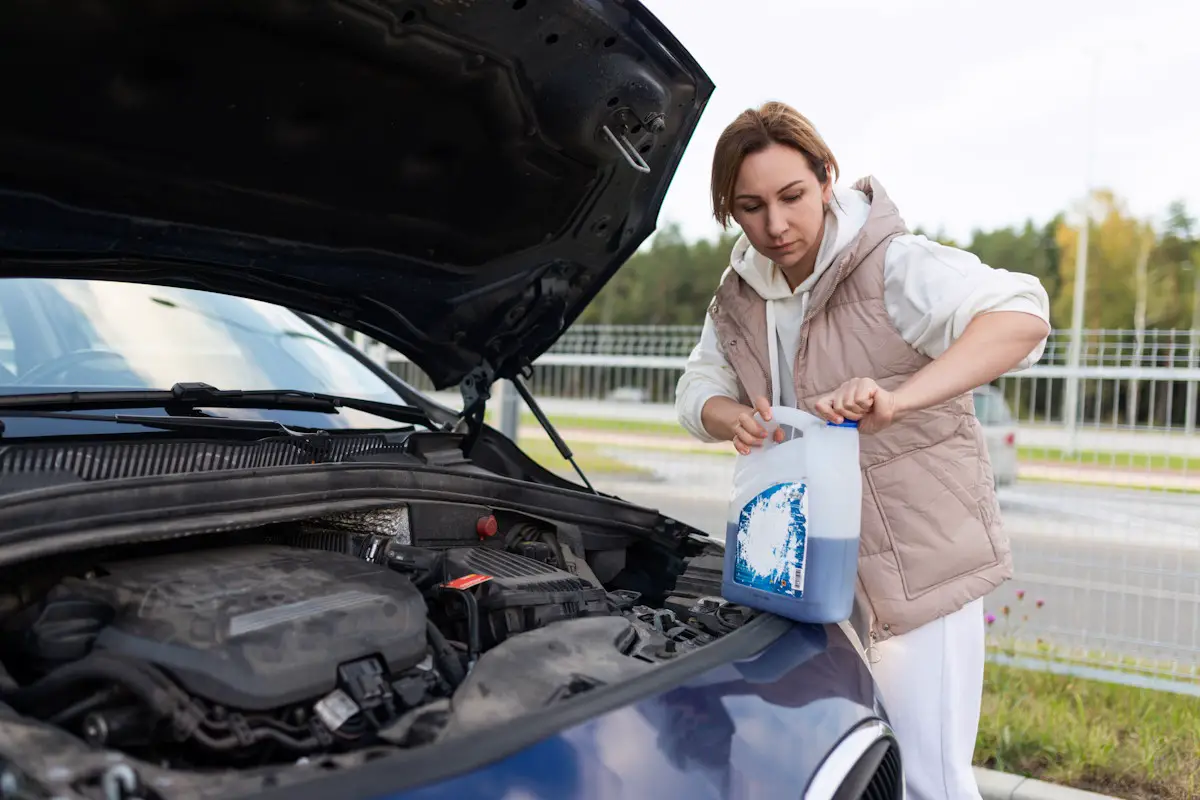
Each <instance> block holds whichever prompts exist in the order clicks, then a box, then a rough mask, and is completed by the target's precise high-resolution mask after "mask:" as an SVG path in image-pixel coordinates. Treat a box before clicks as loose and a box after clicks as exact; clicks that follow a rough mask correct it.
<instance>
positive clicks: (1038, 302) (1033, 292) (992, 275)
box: [883, 234, 1050, 372]
mask: <svg viewBox="0 0 1200 800" xmlns="http://www.w3.org/2000/svg"><path fill="white" fill-rule="evenodd" d="M883 283H884V289H883V293H884V305H885V306H886V307H887V312H888V316H889V317H891V319H892V323H893V324H894V325H895V326H896V330H898V331H899V332H900V335H901V336H902V337H903V338H904V340H905V341H906V342H908V343H909V345H911V346H912V347H913V348H914V349H916V350H917V351H918V352H920V353H923V354H924V355H926V356H928V357H929V358H937V357H938V356H940V355H941V354H942V353H944V352H946V350H947V349H948V348H949V347H950V345H952V344H953V343H954V342H955V341H957V340H958V338H959V337H960V336H962V333H963V331H964V330H965V329H966V327H967V325H968V324H970V322H971V320H973V319H974V318H975V317H976V316H978V315H979V314H986V313H988V312H992V311H1022V312H1025V313H1026V314H1032V315H1034V316H1035V317H1038V318H1040V319H1042V320H1044V321H1045V322H1046V324H1047V327H1048V326H1049V323H1050V297H1049V295H1048V294H1047V293H1046V289H1045V287H1043V286H1042V282H1041V281H1039V280H1038V279H1037V278H1036V277H1034V276H1033V275H1026V274H1024V273H1020V272H1010V271H1008V270H1006V269H996V268H993V267H990V266H988V265H987V264H984V263H983V262H982V261H980V260H979V258H978V257H977V256H975V255H974V254H973V253H970V252H968V251H966V250H960V249H958V248H956V247H948V246H946V245H943V244H938V243H937V242H932V241H930V240H929V239H926V238H925V237H924V236H916V235H911V234H909V235H905V236H898V237H896V238H895V239H893V240H892V243H891V244H890V245H889V246H888V251H887V256H886V257H885V259H884V276H883ZM1045 348H1046V339H1044V338H1043V339H1042V340H1041V341H1040V342H1039V343H1038V345H1037V346H1036V347H1035V348H1034V349H1033V350H1032V352H1030V353H1029V355H1028V356H1026V357H1025V358H1024V359H1023V360H1022V361H1021V363H1020V364H1018V365H1017V366H1016V367H1014V368H1013V370H1012V372H1017V371H1019V370H1023V369H1026V368H1028V367H1030V366H1032V365H1033V364H1035V363H1037V361H1038V360H1039V359H1040V358H1041V357H1042V353H1043V352H1044V351H1045Z"/></svg>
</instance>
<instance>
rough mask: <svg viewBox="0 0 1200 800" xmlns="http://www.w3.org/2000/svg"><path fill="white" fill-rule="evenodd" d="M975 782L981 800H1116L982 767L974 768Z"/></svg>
mask: <svg viewBox="0 0 1200 800" xmlns="http://www.w3.org/2000/svg"><path fill="white" fill-rule="evenodd" d="M975 782H976V783H978V784H979V794H980V795H982V796H983V800H1116V798H1113V797H1109V796H1108V795H1104V794H1096V793H1095V792H1085V791H1084V790H1082V789H1072V788H1070V787H1069V786H1059V785H1058V784H1054V783H1046V782H1045V781H1039V780H1036V779H1034V778H1026V777H1023V776H1021V775H1012V774H1009V773H1007V772H996V771H995V770H991V769H984V768H983V767H975Z"/></svg>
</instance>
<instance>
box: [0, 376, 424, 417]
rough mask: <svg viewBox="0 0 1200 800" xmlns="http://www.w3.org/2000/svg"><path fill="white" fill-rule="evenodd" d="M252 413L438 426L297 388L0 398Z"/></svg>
mask: <svg viewBox="0 0 1200 800" xmlns="http://www.w3.org/2000/svg"><path fill="white" fill-rule="evenodd" d="M206 407H207V408H250V409H256V410H261V411H313V412H316V413H319V414H337V413H339V412H338V409H339V408H349V409H353V410H355V411H362V412H365V413H367V414H373V415H375V416H377V417H382V418H383V419H388V420H391V421H393V422H400V423H404V424H409V425H422V426H425V427H430V428H432V427H434V424H433V423H432V422H431V421H430V420H429V418H428V417H426V416H425V414H424V412H422V411H421V410H420V409H417V408H413V407H411V406H402V405H396V404H394V403H383V402H379V401H377V400H360V399H359V398H356V397H342V396H340V395H333V394H319V393H317V392H301V391H296V390H294V389H280V390H274V389H263V390H257V389H256V390H252V391H243V390H241V389H218V388H216V387H214V386H209V385H208V384H207V383H177V384H175V385H174V386H172V387H171V388H170V389H169V390H162V389H117V390H112V391H86V392H46V393H42V394H13V395H0V411H102V410H120V409H123V408H162V409H164V410H165V411H166V412H167V413H168V414H176V415H183V416H187V417H188V418H189V419H192V420H194V419H204V417H197V416H195V412H196V409H198V408H206Z"/></svg>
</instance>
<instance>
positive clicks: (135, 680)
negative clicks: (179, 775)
mask: <svg viewBox="0 0 1200 800" xmlns="http://www.w3.org/2000/svg"><path fill="white" fill-rule="evenodd" d="M97 679H103V680H109V681H112V682H113V683H117V684H119V685H121V686H122V687H124V688H125V689H127V690H128V691H129V692H130V693H132V694H133V695H134V696H135V697H137V698H138V699H139V700H141V701H142V702H144V703H145V704H146V705H148V706H149V707H150V710H151V711H153V712H154V713H156V714H158V715H159V716H160V717H167V718H174V717H175V715H176V714H177V713H178V712H179V711H180V709H181V708H184V707H186V706H187V705H188V703H189V700H188V697H187V695H185V694H184V693H183V692H182V691H180V690H179V689H178V688H177V687H176V686H175V685H174V684H172V683H171V682H170V681H168V680H167V678H166V676H164V675H163V674H162V673H160V672H158V671H157V670H156V669H154V668H153V667H150V666H148V665H145V664H139V663H136V662H130V661H125V660H122V659H119V658H114V657H113V656H109V655H105V654H103V653H92V654H90V655H88V656H85V657H84V658H81V659H80V660H78V661H75V662H72V663H70V664H66V665H64V666H62V667H59V668H58V669H56V670H54V671H53V672H51V673H50V674H48V675H46V676H44V677H42V678H41V679H39V680H38V681H36V682H35V683H32V684H30V685H28V686H23V687H21V688H19V689H16V690H14V691H11V692H5V693H4V694H3V699H4V702H6V703H8V704H9V705H10V706H12V707H13V708H14V709H16V710H17V711H19V712H22V713H27V714H31V713H32V712H33V711H34V710H37V711H39V712H42V713H45V709H46V708H47V707H53V709H54V711H56V712H57V711H60V710H61V706H62V705H63V704H64V701H67V702H69V701H70V699H71V698H70V695H69V694H68V693H67V691H66V690H68V689H70V688H72V687H74V686H77V685H79V684H81V683H85V682H88V681H94V680H97Z"/></svg>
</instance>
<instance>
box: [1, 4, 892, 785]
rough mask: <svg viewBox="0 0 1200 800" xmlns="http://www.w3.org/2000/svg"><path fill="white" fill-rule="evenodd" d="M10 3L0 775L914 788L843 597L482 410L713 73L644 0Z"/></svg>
mask: <svg viewBox="0 0 1200 800" xmlns="http://www.w3.org/2000/svg"><path fill="white" fill-rule="evenodd" d="M0 15H3V24H0V45H2V46H0V65H2V66H3V67H4V68H5V69H6V71H7V73H8V74H11V75H21V76H22V80H20V81H16V82H13V84H12V86H11V87H10V91H9V92H8V93H7V94H6V98H5V103H6V109H5V114H4V115H3V116H2V117H0V137H3V143H4V146H3V147H0V334H2V336H0V340H2V341H3V343H4V350H3V359H2V360H0V364H2V366H0V586H2V587H3V589H0V797H3V798H25V797H63V798H135V797H136V798H154V799H155V800H177V799H178V798H208V797H211V798H217V797H219V798H237V797H254V798H288V799H289V800H301V799H303V798H318V797H320V798H324V797H338V798H395V799H396V800H401V799H404V800H433V799H434V798H445V797H462V796H468V797H505V798H516V797H523V798H537V799H541V798H556V799H559V798H567V799H570V798H604V797H695V798H701V797H712V798H718V797H771V798H774V797H803V798H806V799H807V800H830V798H834V797H836V798H839V799H840V798H864V799H865V800H876V799H877V798H878V799H879V800H894V799H895V798H901V797H903V795H904V781H903V762H902V753H901V750H900V747H899V745H898V744H897V741H896V737H895V736H894V734H893V731H892V730H891V728H890V727H889V723H888V718H887V711H886V708H885V706H884V703H883V701H882V698H881V697H880V696H879V692H878V691H877V687H876V685H875V683H874V681H873V680H872V677H871V673H870V669H869V665H868V663H867V662H868V659H867V657H866V655H865V653H864V651H863V649H862V645H861V642H860V641H859V640H858V638H857V637H856V636H855V635H854V631H853V629H852V627H851V626H850V624H849V623H848V622H846V623H841V624H836V625H834V624H831V625H804V624H797V623H793V622H791V621H789V620H786V619H783V618H781V617H778V616H774V615H772V614H768V613H761V612H757V611H755V610H754V609H750V608H746V607H742V606H738V605H735V604H731V603H729V602H727V601H725V600H724V599H722V598H721V597H720V586H721V568H722V562H723V546H722V543H721V542H720V541H718V540H714V539H712V538H710V537H708V536H706V535H704V534H702V533H701V532H699V531H697V530H695V529H693V528H691V527H689V526H687V525H684V524H682V523H680V522H679V521H677V520H674V519H672V518H669V517H667V516H664V515H663V514H662V513H660V512H659V511H657V510H655V509H652V508H646V507H644V506H641V505H638V504H635V503H631V502H628V501H625V500H623V499H621V498H619V497H615V496H612V495H608V494H604V493H602V492H599V491H597V490H596V489H595V488H594V487H592V485H591V484H590V482H589V481H588V480H587V478H586V475H585V474H583V473H582V472H581V473H580V474H579V477H578V480H567V479H566V478H564V477H561V476H558V475H556V474H554V473H552V472H550V471H547V470H546V469H544V468H542V467H541V466H539V465H538V463H537V462H535V461H534V460H532V459H531V458H529V457H528V455H526V454H525V453H524V452H523V451H522V450H521V449H520V448H519V447H518V446H517V444H515V443H514V442H512V441H510V440H509V439H507V438H505V437H504V436H502V435H501V434H500V433H499V432H498V431H496V430H495V429H493V428H491V427H489V426H488V425H486V424H485V423H484V414H485V411H486V409H487V404H488V400H489V398H490V395H491V387H492V386H493V384H494V383H495V381H497V380H499V379H506V380H509V381H512V384H513V385H514V386H515V387H516V388H517V390H518V392H519V393H520V394H521V395H522V397H523V398H524V400H525V402H526V403H527V404H528V405H529V406H530V407H531V410H532V411H533V412H534V414H535V416H536V417H538V418H539V419H540V421H541V422H542V424H543V426H544V427H546V428H547V429H548V432H552V431H553V427H552V424H551V422H550V420H548V419H546V418H545V415H544V414H542V413H541V412H540V409H539V408H538V405H537V401H536V398H534V397H533V396H532V395H531V394H530V393H529V390H528V388H527V386H526V384H525V378H526V377H527V376H528V372H529V368H530V365H531V364H532V363H533V361H534V359H536V358H537V357H538V356H539V355H540V354H542V353H543V352H545V351H546V350H547V349H548V348H549V347H550V346H551V345H552V344H553V343H554V342H555V341H556V340H557V339H558V338H559V337H560V336H561V335H562V333H563V331H564V330H565V329H566V328H567V327H568V326H569V325H570V324H571V322H572V321H573V320H574V319H575V318H577V317H578V315H579V313H580V312H581V311H582V310H583V308H584V307H585V306H586V305H587V303H588V302H589V301H590V300H591V299H592V298H593V297H594V296H595V294H596V293H597V292H598V291H599V290H600V289H601V287H602V286H603V285H604V284H605V283H606V282H607V281H608V280H609V279H610V278H611V277H612V275H613V274H614V273H615V272H616V270H617V269H618V268H619V267H620V265H621V264H622V263H623V262H624V261H625V260H626V259H627V258H628V257H629V255H630V254H631V253H633V252H634V250H635V249H636V248H637V247H638V246H639V244H640V243H641V242H642V241H644V239H645V238H646V237H647V236H648V235H649V233H650V232H652V230H653V229H654V226H655V224H656V217H657V213H658V209H659V206H660V204H661V202H662V199H663V195H664V193H665V191H666V190H667V187H668V186H669V185H670V181H671V178H672V176H673V174H674V172H675V170H676V167H677V165H678V163H679V160H680V158H681V156H682V154H683V152H684V149H685V147H686V145H687V143H688V141H689V140H690V138H691V135H692V133H693V131H694V130H695V127H696V124H697V122H698V119H699V117H700V115H701V112H702V111H703V109H704V107H705V105H706V103H707V101H708V99H709V97H710V96H711V93H712V91H713V85H712V83H711V81H710V80H709V78H708V77H707V76H706V74H705V73H704V71H703V70H702V69H701V67H700V66H699V65H698V64H697V63H696V61H695V60H694V59H693V58H692V56H691V55H690V54H689V53H688V52H687V50H686V49H685V48H684V47H683V46H682V45H681V44H680V43H679V42H678V41H677V40H676V39H675V37H674V36H673V35H672V34H671V33H670V31H668V30H667V29H666V28H665V27H664V26H663V25H662V24H661V23H660V22H659V21H658V20H656V19H655V18H654V17H653V16H652V15H651V14H650V13H649V12H648V11H647V10H646V9H645V8H644V7H643V6H642V5H641V4H640V3H638V2H634V1H633V0H614V1H613V2H602V1H601V0H528V2H527V0H504V1H503V2H501V1H500V0H492V2H487V3H443V2H438V3H425V2H394V3H386V4H385V3H379V2H371V1H370V0H361V1H359V2H312V3H286V2H261V3H240V4H218V3H210V2H189V1H188V0H182V1H180V0H176V2H171V3H163V2H150V0H141V1H137V2H135V0H89V2H87V3H78V4H69V5H68V6H63V5H59V4H54V5H53V7H51V6H50V5H47V4H37V3H14V4H10V5H9V6H5V7H4V8H3V9H2V10H0ZM345 329H349V330H352V331H354V332H356V333H358V334H361V335H362V336H363V337H366V338H369V339H371V340H373V341H376V342H379V343H380V344H381V345H382V346H386V347H390V348H394V349H396V350H397V351H399V352H401V353H403V354H404V355H405V356H406V357H407V358H409V359H411V360H412V361H413V362H415V363H416V364H417V365H418V366H419V367H420V368H421V370H423V371H424V373H425V374H426V375H427V376H428V377H429V379H430V381H431V382H432V383H433V384H434V387H435V390H436V391H443V390H446V389H449V388H452V387H457V389H458V391H459V394H460V395H461V398H462V402H461V404H454V407H451V406H449V405H445V404H442V403H438V402H435V401H434V400H433V399H432V396H431V395H430V394H427V393H423V392H420V391H417V390H416V389H415V388H414V387H413V386H412V385H410V384H409V383H406V382H404V381H402V380H400V379H398V378H397V376H395V375H393V374H391V373H390V372H388V371H387V370H386V369H384V368H383V367H381V366H380V365H379V364H377V363H376V362H375V361H373V360H372V359H371V358H369V357H367V355H366V354H364V353H363V352H362V351H361V350H359V349H357V348H356V347H355V346H354V345H353V344H352V343H351V341H350V340H349V339H347V338H346V337H345V336H344V335H343V334H342V332H341V331H343V330H345ZM552 438H553V439H554V441H555V442H556V444H557V446H559V447H560V449H561V451H562V452H563V454H564V457H569V456H570V450H569V447H568V444H567V443H566V442H564V441H562V440H561V437H559V436H558V435H557V434H556V433H552Z"/></svg>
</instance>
